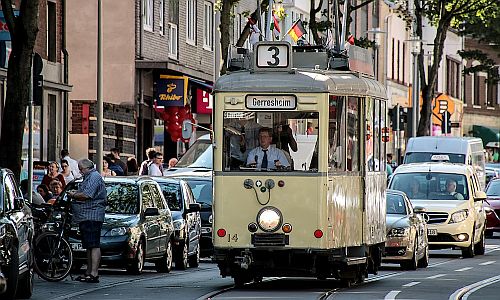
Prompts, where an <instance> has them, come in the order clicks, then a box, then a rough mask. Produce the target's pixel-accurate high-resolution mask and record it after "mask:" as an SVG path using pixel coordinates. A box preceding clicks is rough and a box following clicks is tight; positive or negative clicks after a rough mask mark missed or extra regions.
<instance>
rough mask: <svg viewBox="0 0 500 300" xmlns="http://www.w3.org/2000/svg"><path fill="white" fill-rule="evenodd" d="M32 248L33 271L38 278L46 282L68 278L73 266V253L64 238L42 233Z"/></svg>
mask: <svg viewBox="0 0 500 300" xmlns="http://www.w3.org/2000/svg"><path fill="white" fill-rule="evenodd" d="M58 245H59V247H58ZM34 248H35V271H36V273H37V274H38V275H40V277H42V278H43V279H45V280H47V281H60V280H63V279H64V278H66V276H68V274H69V272H70V271H71V265H72V264H73V251H72V250H71V246H70V245H69V243H68V241H67V240H66V239H65V238H63V237H61V238H59V236H58V235H57V234H56V233H53V232H44V233H42V234H41V235H40V236H39V237H38V238H37V239H36V241H35V247H34Z"/></svg>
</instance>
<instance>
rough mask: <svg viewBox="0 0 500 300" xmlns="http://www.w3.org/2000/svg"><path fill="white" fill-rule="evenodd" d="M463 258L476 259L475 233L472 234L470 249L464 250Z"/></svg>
mask: <svg viewBox="0 0 500 300" xmlns="http://www.w3.org/2000/svg"><path fill="white" fill-rule="evenodd" d="M462 257H463V258H472V257H474V231H473V232H472V237H471V239H470V245H469V247H463V248H462Z"/></svg>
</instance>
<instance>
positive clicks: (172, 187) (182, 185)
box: [152, 177, 201, 270]
mask: <svg viewBox="0 0 500 300" xmlns="http://www.w3.org/2000/svg"><path fill="white" fill-rule="evenodd" d="M152 178H153V179H154V180H156V182H158V184H159V185H160V187H161V190H162V192H163V195H164V196H165V199H166V200H167V203H168V207H169V208H170V211H171V212H172V219H173V223H174V259H175V267H176V268H177V269H181V270H184V269H186V268H187V267H188V264H189V266H190V267H198V265H199V263H200V252H201V249H200V237H201V218H200V209H201V206H200V204H199V203H196V199H195V198H194V196H193V192H192V191H191V188H190V187H189V185H188V184H187V182H185V181H184V180H179V179H170V178H165V177H152Z"/></svg>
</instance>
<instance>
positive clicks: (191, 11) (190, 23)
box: [186, 0, 196, 45]
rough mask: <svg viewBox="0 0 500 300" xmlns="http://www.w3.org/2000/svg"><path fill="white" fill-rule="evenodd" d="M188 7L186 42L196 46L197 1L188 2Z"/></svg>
mask: <svg viewBox="0 0 500 300" xmlns="http://www.w3.org/2000/svg"><path fill="white" fill-rule="evenodd" d="M186 7H187V8H186V16H187V17H186V42H187V43H189V44H193V45H196V0H187V3H186Z"/></svg>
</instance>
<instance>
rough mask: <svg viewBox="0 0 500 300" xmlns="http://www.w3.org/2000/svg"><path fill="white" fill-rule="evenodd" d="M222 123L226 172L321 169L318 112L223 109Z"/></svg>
mask: <svg viewBox="0 0 500 300" xmlns="http://www.w3.org/2000/svg"><path fill="white" fill-rule="evenodd" d="M223 124H224V125H223V126H224V143H223V150H224V156H223V162H222V163H223V170H224V171H255V170H258V171H264V170H266V171H308V172H317V171H318V146H317V144H318V142H319V141H318V137H319V135H318V134H319V114H318V113H317V112H282V111H278V112H276V111H266V112H224V121H223ZM267 144H270V147H271V148H270V150H268V151H262V147H261V146H264V147H266V146H267ZM264 153H265V157H267V166H266V163H264V164H263V161H264Z"/></svg>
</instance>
